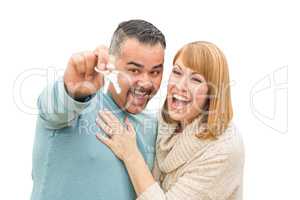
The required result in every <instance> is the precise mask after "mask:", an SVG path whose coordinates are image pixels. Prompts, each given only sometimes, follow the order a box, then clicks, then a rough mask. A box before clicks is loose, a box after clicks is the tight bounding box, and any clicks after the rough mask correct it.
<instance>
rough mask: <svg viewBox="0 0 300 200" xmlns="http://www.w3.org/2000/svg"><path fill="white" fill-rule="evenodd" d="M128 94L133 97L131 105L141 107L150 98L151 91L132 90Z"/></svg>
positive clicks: (142, 89)
mask: <svg viewBox="0 0 300 200" xmlns="http://www.w3.org/2000/svg"><path fill="white" fill-rule="evenodd" d="M129 94H130V95H131V96H132V97H133V100H132V103H133V104H134V105H136V106H142V105H145V104H146V103H147V101H148V100H149V99H150V98H151V94H152V90H147V89H144V88H132V89H131V90H130V91H129Z"/></svg>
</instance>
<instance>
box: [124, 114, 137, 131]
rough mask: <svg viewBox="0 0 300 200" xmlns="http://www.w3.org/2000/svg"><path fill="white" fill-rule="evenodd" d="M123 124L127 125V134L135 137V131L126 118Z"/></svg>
mask: <svg viewBox="0 0 300 200" xmlns="http://www.w3.org/2000/svg"><path fill="white" fill-rule="evenodd" d="M125 124H126V125H127V129H128V131H129V133H131V134H133V135H135V129H134V127H133V125H132V124H131V123H130V121H129V119H128V117H126V118H125Z"/></svg>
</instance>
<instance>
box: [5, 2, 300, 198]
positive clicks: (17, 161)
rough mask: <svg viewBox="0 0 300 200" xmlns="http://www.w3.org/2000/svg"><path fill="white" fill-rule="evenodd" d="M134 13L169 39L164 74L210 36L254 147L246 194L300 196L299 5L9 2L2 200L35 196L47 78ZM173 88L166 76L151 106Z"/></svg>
mask: <svg viewBox="0 0 300 200" xmlns="http://www.w3.org/2000/svg"><path fill="white" fill-rule="evenodd" d="M297 7H298V8H297ZM133 18H141V19H145V20H148V21H150V22H152V23H153V24H155V25H156V26H157V27H158V28H160V29H161V30H162V32H163V33H164V34H165V36H166V39H167V51H166V61H165V72H166V73H165V74H164V81H166V80H167V77H168V73H169V72H170V68H171V60H172V58H173V56H174V53H175V52H176V50H178V49H179V48H180V47H181V46H182V45H183V44H185V43H187V42H191V41H194V40H207V41H210V42H213V43H215V44H217V45H218V46H219V47H220V48H221V49H222V50H223V51H224V53H225V54H226V56H227V58H228V62H229V66H230V75H231V79H232V81H233V85H232V93H233V94H232V98H233V102H234V108H235V122H236V124H237V125H238V126H239V128H240V130H241V132H242V133H243V138H244V143H245V148H246V165H245V176H244V177H245V178H244V199H246V200H262V199H264V200H265V199H299V197H300V195H299V193H298V191H299V189H298V187H299V183H298V182H299V180H300V176H299V174H300V173H299V170H300V164H299V155H298V152H300V151H299V150H300V149H299V146H300V144H298V143H299V139H300V137H299V131H298V130H299V129H298V128H296V123H294V122H296V120H297V119H298V118H299V117H297V114H298V112H299V105H297V103H296V102H298V99H297V93H299V90H296V88H297V85H299V83H297V82H296V81H297V80H299V78H298V76H297V75H298V73H297V72H299V70H298V68H299V67H300V62H299V61H298V60H297V59H298V58H299V45H300V42H299V41H300V40H299V36H300V32H299V30H298V29H297V27H299V19H300V14H299V6H297V5H296V2H295V3H294V2H292V1H269V2H268V1H253V0H252V1H233V0H230V1H228V0H227V1H188V0H185V1H183V2H182V1H180V3H177V2H175V1H162V0H160V1H156V0H148V1H119V2H117V1H113V0H110V1H88V0H85V1H76V2H75V1H56V0H52V1H41V0H40V1H37V0H36V1H34V0H27V1H21V0H19V1H16V0H10V1H6V2H5V1H1V2H0V69H1V78H0V81H1V84H0V87H1V88H0V89H1V90H0V91H1V104H0V105H1V121H0V169H1V170H0V199H1V200H2V199H3V200H4V199H5V200H6V199H12V200H22V199H29V198H30V193H31V189H32V181H31V158H32V157H31V153H32V145H33V140H34V130H35V119H36V115H35V113H36V100H37V97H38V95H39V93H40V92H41V90H42V89H43V88H44V87H45V85H46V84H47V77H48V79H49V80H52V78H53V72H55V70H57V71H58V70H60V74H61V72H62V71H63V69H64V68H65V66H66V62H67V60H68V58H69V57H70V55H71V54H72V53H75V52H78V51H84V50H93V49H94V48H95V47H96V46H97V45H99V44H106V45H108V44H109V41H110V37H111V35H112V33H113V31H114V29H115V28H116V26H117V25H118V23H119V22H121V21H124V20H128V19H133ZM296 55H297V56H298V58H297V57H296ZM47 69H48V74H47ZM165 91H166V90H165V82H164V84H163V86H162V88H161V91H160V94H158V95H157V97H156V98H155V100H153V101H152V102H151V105H149V108H151V109H158V108H159V107H160V105H161V104H160V103H161V100H160V99H161V98H163V96H164V93H165ZM287 91H288V93H287Z"/></svg>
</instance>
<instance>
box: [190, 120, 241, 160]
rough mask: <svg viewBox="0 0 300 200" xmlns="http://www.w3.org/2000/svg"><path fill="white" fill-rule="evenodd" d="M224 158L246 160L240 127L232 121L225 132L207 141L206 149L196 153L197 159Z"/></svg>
mask: <svg viewBox="0 0 300 200" xmlns="http://www.w3.org/2000/svg"><path fill="white" fill-rule="evenodd" d="M208 158H212V159H214V158H222V159H227V160H231V161H234V162H235V161H241V162H243V161H244V144H243V140H242V135H241V133H240V131H239V129H238V127H237V126H236V125H235V124H234V123H233V122H231V123H230V124H229V125H228V127H227V129H226V130H225V131H224V133H223V134H221V135H220V136H218V138H216V139H212V140H211V141H210V142H208V143H207V145H206V148H205V149H204V151H202V152H199V154H198V155H196V157H195V159H196V160H198V161H199V160H206V159H208Z"/></svg>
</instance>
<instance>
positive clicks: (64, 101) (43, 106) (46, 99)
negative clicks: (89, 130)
mask: <svg viewBox="0 0 300 200" xmlns="http://www.w3.org/2000/svg"><path fill="white" fill-rule="evenodd" d="M93 96H94V95H93ZM93 96H91V97H90V99H87V101H85V102H80V101H78V100H79V99H77V100H75V99H74V98H72V97H71V96H69V94H68V93H67V91H66V89H65V86H64V81H63V79H62V78H60V79H59V80H57V81H55V82H54V83H52V84H50V85H49V86H47V87H46V88H45V89H44V90H43V92H42V93H41V95H40V96H39V98H38V102H37V106H38V110H39V117H40V119H41V121H42V122H43V124H44V126H45V127H46V128H49V129H61V128H64V127H67V126H70V125H71V124H72V121H74V120H75V119H76V117H77V116H78V115H79V114H80V112H81V111H83V110H84V109H85V108H87V107H88V106H89V105H90V104H91V102H92V100H93Z"/></svg>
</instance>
